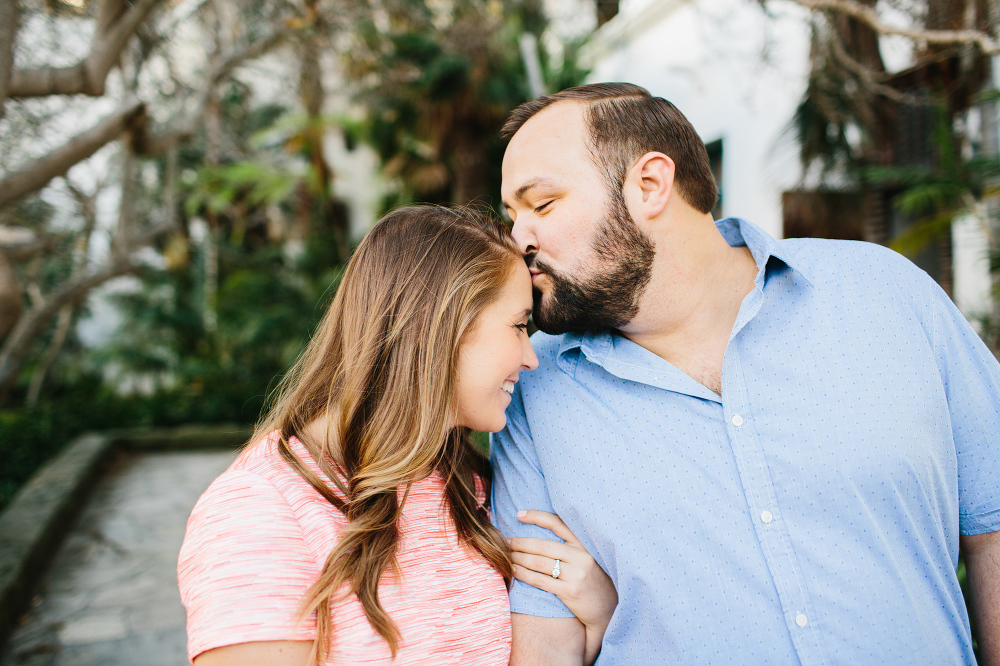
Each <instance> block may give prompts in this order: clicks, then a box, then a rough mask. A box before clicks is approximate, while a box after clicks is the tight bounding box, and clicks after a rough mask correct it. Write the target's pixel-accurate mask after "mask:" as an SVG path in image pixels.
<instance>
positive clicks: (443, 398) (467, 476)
mask: <svg viewBox="0 0 1000 666" xmlns="http://www.w3.org/2000/svg"><path fill="white" fill-rule="evenodd" d="M517 261H521V255H520V252H518V250H517V247H516V245H515V244H514V241H513V239H512V238H511V235H510V232H509V230H508V229H507V228H506V227H505V226H504V225H503V224H502V223H501V222H500V221H498V220H496V219H494V218H492V217H490V216H487V215H483V214H480V213H478V212H475V211H472V210H451V209H447V208H441V207H434V206H418V207H409V208H402V209H400V210H397V211H395V212H392V213H389V214H388V215H386V216H385V217H384V218H382V219H381V220H380V221H379V222H378V224H376V225H375V227H374V228H373V229H372V230H371V232H369V234H368V235H367V236H366V237H365V239H364V240H363V241H362V242H361V244H360V245H359V246H358V249H357V250H356V251H355V253H354V256H353V257H352V258H351V260H350V262H349V263H348V265H347V269H346V271H345V272H344V275H343V278H342V280H341V283H340V286H339V288H338V289H337V293H336V296H335V297H334V299H333V302H332V303H331V305H330V309H329V310H328V311H327V313H326V315H325V317H324V318H323V321H322V322H321V323H320V325H319V328H318V329H317V331H316V333H315V335H314V337H313V339H312V340H311V342H310V343H309V345H308V346H307V348H306V350H305V351H304V352H303V353H302V355H301V357H299V359H298V361H297V362H296V363H295V365H294V366H293V367H292V369H291V370H290V371H289V372H288V373H287V375H286V376H285V377H284V379H283V380H282V382H281V384H280V385H279V387H278V389H277V391H276V392H275V395H276V397H275V399H274V400H273V403H272V405H271V407H270V409H269V411H268V414H267V416H266V417H264V419H263V420H262V421H261V423H260V424H259V425H258V427H257V432H256V433H255V435H254V440H253V441H258V440H260V439H261V438H263V437H266V436H267V434H269V433H271V432H274V431H279V432H280V444H279V446H280V451H281V455H282V456H283V458H284V459H285V460H286V461H287V462H288V463H289V464H290V465H291V466H292V467H293V468H294V469H295V470H296V471H297V472H298V473H299V474H300V475H302V477H303V478H304V479H305V480H306V481H308V482H309V484H310V485H311V486H312V487H313V488H315V489H316V491H317V492H319V493H320V494H321V495H322V496H323V497H324V498H326V500H327V501H329V502H330V504H332V505H333V506H335V507H337V509H339V510H340V511H342V512H343V513H344V515H345V516H346V517H347V526H346V527H345V528H344V530H343V532H342V533H341V535H340V540H339V542H338V543H337V545H336V547H335V548H334V549H333V551H332V552H331V553H330V555H329V557H328V558H327V560H326V564H325V565H324V567H323V573H322V575H321V576H320V578H319V580H318V581H316V583H315V584H314V585H313V586H312V588H311V589H310V590H309V592H308V594H307V596H306V599H305V600H304V602H303V607H302V608H303V615H306V614H309V613H311V612H313V611H315V612H316V619H317V627H316V632H317V633H316V643H315V646H316V647H315V648H314V651H313V657H314V659H315V660H316V662H319V661H321V660H322V659H324V658H326V656H327V655H328V654H329V652H330V650H331V647H332V646H331V637H332V619H331V617H330V604H331V601H333V600H334V598H335V595H337V594H338V591H340V590H341V588H342V587H344V586H345V585H346V586H347V587H346V588H345V589H346V590H349V592H348V593H349V594H350V593H353V594H356V595H357V597H358V599H359V600H360V601H361V605H362V606H363V608H364V611H365V615H366V616H367V618H368V621H369V622H370V623H371V626H372V628H373V629H374V630H375V631H376V632H377V633H378V634H379V635H380V636H382V637H383V638H384V639H385V640H386V641H387V642H388V644H389V647H390V649H391V650H392V654H393V656H395V654H396V649H397V648H398V646H399V640H400V635H399V631H398V629H397V627H396V625H395V624H394V623H393V621H392V619H391V618H390V617H389V615H388V613H386V611H385V609H384V608H383V607H382V604H381V603H380V601H379V596H378V586H379V581H380V579H381V577H382V575H383V574H384V573H386V572H388V571H393V572H395V573H397V574H398V569H397V562H396V556H395V554H396V545H397V543H398V541H399V528H398V525H397V522H398V519H399V516H400V512H401V509H402V506H401V505H400V504H399V502H397V494H396V493H397V488H399V487H400V486H403V487H406V488H407V490H408V484H410V483H412V482H414V481H417V480H419V479H421V478H424V477H426V476H427V475H428V474H430V473H431V472H433V471H435V470H436V471H438V472H439V473H440V474H441V475H442V476H443V478H444V480H445V497H446V499H447V507H448V509H449V513H450V515H451V519H452V520H453V522H454V525H455V528H456V531H457V533H458V537H459V539H460V541H461V542H463V543H464V544H466V545H467V546H469V547H471V548H472V549H474V550H475V551H478V552H479V553H480V554H481V555H482V556H483V557H484V558H485V559H486V561H487V562H489V563H490V564H491V565H492V566H493V567H494V568H495V569H496V570H497V571H498V572H500V573H501V574H502V575H503V577H504V580H505V581H506V582H507V584H508V585H509V584H510V581H511V579H512V576H513V570H512V566H511V562H510V557H509V555H508V552H507V548H506V544H505V542H504V540H503V537H502V536H501V535H500V533H499V532H498V531H497V530H496V528H494V527H493V526H492V525H491V524H490V521H489V517H488V515H487V507H485V506H483V505H481V504H480V503H479V501H478V500H477V497H476V477H477V476H478V477H479V479H481V482H482V484H483V486H484V487H485V489H486V492H487V497H489V487H490V480H491V475H490V468H489V460H488V459H487V458H486V456H485V455H484V454H483V453H481V452H480V451H478V450H477V449H476V448H475V447H474V446H473V445H472V444H471V443H470V441H469V430H468V428H465V427H452V419H453V417H454V414H455V413H456V411H457V410H456V381H457V367H458V359H459V349H460V347H461V345H462V342H463V340H464V339H465V337H466V335H467V334H468V333H469V332H470V331H471V330H472V328H473V327H474V325H475V323H476V319H477V317H478V316H479V314H480V313H481V312H482V311H483V309H484V308H485V307H486V306H488V305H489V304H490V303H492V302H493V301H494V300H495V299H496V298H497V297H498V294H499V292H500V291H501V290H502V289H503V287H504V285H505V283H506V281H507V279H508V277H509V276H510V274H511V272H512V269H513V267H514V264H515V262H517ZM324 416H326V417H328V423H329V424H330V426H329V429H328V431H327V435H326V437H325V438H324V439H322V440H321V441H313V440H312V439H310V438H309V437H303V434H304V433H305V430H306V426H307V424H309V423H311V422H313V421H314V420H316V419H317V418H320V417H324ZM293 435H294V436H296V437H298V438H299V439H300V440H301V441H302V443H303V444H304V445H305V447H306V448H307V449H308V451H309V453H310V455H311V456H312V457H313V459H314V460H315V461H316V463H317V464H318V465H319V467H320V469H321V470H322V472H323V474H322V476H323V477H325V478H320V477H318V476H317V475H316V474H314V473H313V472H312V471H310V469H309V467H307V466H306V464H305V463H304V462H303V461H302V460H301V459H300V458H299V457H298V456H297V455H296V454H295V453H294V452H293V451H292V448H291V447H290V446H289V438H290V437H291V436H293ZM341 479H343V481H342V480H341ZM330 485H332V486H334V487H335V488H336V489H337V490H338V491H339V492H336V491H333V490H331V489H330ZM404 501H405V495H404Z"/></svg>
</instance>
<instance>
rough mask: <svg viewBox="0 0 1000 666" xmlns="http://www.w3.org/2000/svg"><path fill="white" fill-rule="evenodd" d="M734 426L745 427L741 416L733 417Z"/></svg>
mask: <svg viewBox="0 0 1000 666" xmlns="http://www.w3.org/2000/svg"><path fill="white" fill-rule="evenodd" d="M733 425H734V426H736V427H737V428H739V427H740V426H741V425H743V417H742V416H740V415H739V414H735V415H733Z"/></svg>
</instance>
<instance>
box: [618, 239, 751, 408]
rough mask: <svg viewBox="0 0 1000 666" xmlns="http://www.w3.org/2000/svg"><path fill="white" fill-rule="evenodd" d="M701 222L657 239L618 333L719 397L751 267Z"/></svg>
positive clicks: (745, 253) (744, 252) (743, 252)
mask: <svg viewBox="0 0 1000 666" xmlns="http://www.w3.org/2000/svg"><path fill="white" fill-rule="evenodd" d="M706 222H708V220H706V219H701V220H698V221H696V222H695V223H694V225H693V226H692V227H691V228H689V229H687V230H686V231H687V233H684V234H682V235H680V236H674V237H673V238H670V237H667V238H662V239H658V243H657V260H656V264H654V270H653V277H652V279H651V280H650V284H649V286H648V287H647V289H646V292H645V294H644V295H643V302H642V304H641V307H640V312H639V315H638V316H637V317H636V318H635V319H633V320H632V321H631V322H629V324H628V325H627V326H626V327H624V328H623V329H622V333H623V334H624V335H625V337H627V338H628V339H630V340H631V341H632V342H635V343H636V344H638V345H640V346H642V347H645V348H646V349H648V350H649V351H651V352H653V353H654V354H656V355H657V356H659V357H661V358H663V359H665V360H666V361H668V362H670V363H671V364H673V365H675V366H676V367H678V368H679V369H680V370H682V371H683V372H685V373H686V374H688V375H689V376H690V377H692V378H693V379H694V380H695V381H697V382H699V383H700V384H703V385H704V386H706V387H708V388H709V389H710V390H712V391H714V392H715V393H716V394H719V395H721V394H722V361H723V357H724V356H725V353H726V346H727V345H728V344H729V336H730V334H731V332H732V330H733V325H734V324H735V323H736V317H737V315H738V314H739V310H740V305H741V304H742V303H743V299H744V297H745V296H746V295H747V294H748V293H750V291H752V290H753V287H754V279H755V277H756V274H757V264H756V263H755V262H754V259H753V256H752V255H751V254H750V250H749V249H747V248H746V247H745V246H739V247H731V246H730V245H729V244H728V243H727V242H726V240H725V239H724V238H723V237H722V235H721V234H720V233H719V232H718V230H717V229H716V228H715V225H714V223H713V224H711V227H708V226H707V225H706Z"/></svg>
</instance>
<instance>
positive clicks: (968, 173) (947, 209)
mask: <svg viewBox="0 0 1000 666" xmlns="http://www.w3.org/2000/svg"><path fill="white" fill-rule="evenodd" d="M932 141H933V146H934V149H935V160H934V166H933V167H922V166H898V167H888V166H880V167H869V168H866V169H864V170H863V174H864V178H865V180H866V181H867V182H868V183H872V184H875V185H879V186H882V187H889V188H897V189H901V190H902V191H901V192H900V193H899V194H898V195H897V196H896V197H895V199H894V200H893V205H895V206H896V208H897V209H898V210H899V211H900V212H902V213H904V214H905V215H907V216H908V217H910V218H912V219H913V220H914V222H913V223H912V224H911V225H909V226H908V227H907V228H906V229H905V230H904V231H903V232H902V233H900V234H899V235H898V236H897V237H896V238H894V239H893V241H892V248H893V249H894V250H896V251H897V252H901V253H903V254H907V255H910V256H913V255H915V254H917V253H918V252H920V251H921V250H923V249H924V248H926V247H927V246H928V245H929V244H930V243H932V242H934V241H935V240H937V239H939V238H941V237H942V236H944V235H946V234H949V233H951V225H952V223H953V222H954V220H955V219H956V218H957V217H960V216H962V215H966V214H969V213H970V212H972V211H974V210H975V209H976V208H977V206H979V204H980V202H981V201H982V199H983V197H984V196H990V195H991V194H993V193H995V192H996V189H997V188H996V185H995V184H994V183H995V182H996V179H997V178H998V177H1000V160H998V159H997V158H996V157H986V156H982V155H977V156H975V157H972V158H970V159H965V160H963V159H961V156H960V151H959V149H958V147H957V145H956V144H957V138H956V135H955V129H954V127H953V126H952V123H951V121H950V117H949V115H948V112H947V110H946V108H945V105H944V102H943V101H941V102H939V103H938V104H937V105H936V107H935V122H934V128H933V134H932Z"/></svg>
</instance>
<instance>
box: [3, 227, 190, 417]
mask: <svg viewBox="0 0 1000 666" xmlns="http://www.w3.org/2000/svg"><path fill="white" fill-rule="evenodd" d="M171 229H173V225H172V224H170V223H162V224H158V225H156V226H155V227H152V228H150V229H147V230H146V231H145V232H143V233H141V234H138V235H136V236H135V237H134V238H133V239H132V241H133V242H132V245H131V247H130V251H129V252H128V253H122V254H120V255H118V257H117V258H115V259H112V261H111V262H110V263H109V264H108V265H107V266H105V267H104V268H102V269H100V270H98V271H96V272H93V273H89V274H84V275H79V276H77V277H75V278H71V279H70V280H69V281H68V282H66V283H64V284H63V285H62V286H60V287H59V288H58V289H56V290H54V291H53V292H52V293H50V294H49V295H48V296H47V297H45V299H44V300H43V301H42V302H40V303H39V304H37V305H36V306H34V307H32V308H31V309H30V310H28V311H27V312H25V313H24V314H22V315H21V317H20V318H18V320H17V324H16V325H14V328H13V329H12V330H11V332H10V334H9V335H8V336H7V338H6V339H5V340H4V342H3V346H2V347H0V404H2V403H3V402H5V401H6V400H7V396H8V394H9V393H10V389H11V388H12V387H13V386H14V382H15V381H16V380H17V375H18V373H19V372H20V371H21V368H22V367H23V366H24V362H25V360H26V359H27V356H28V352H29V351H30V349H31V343H32V342H33V341H34V340H35V337H36V336H37V335H38V334H39V333H40V332H41V330H42V329H43V328H44V327H45V326H46V325H47V324H48V322H49V320H51V319H52V317H54V316H55V315H56V314H57V313H58V312H59V311H60V310H61V309H62V308H63V307H65V306H68V305H76V304H77V303H79V302H80V301H82V300H83V299H84V298H86V297H87V295H88V294H90V292H91V290H92V289H94V288H95V287H97V286H100V285H102V284H104V283H105V282H107V281H108V280H111V279H114V278H116V277H119V276H121V275H127V274H129V273H134V272H135V271H137V270H139V269H140V268H141V267H142V264H141V263H140V262H139V261H137V259H136V258H135V256H134V253H135V251H136V250H138V249H140V248H143V247H145V246H147V245H149V244H150V243H152V242H153V241H154V240H156V239H157V238H159V237H160V236H162V235H163V234H164V233H166V232H168V231H170V230H171Z"/></svg>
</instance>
